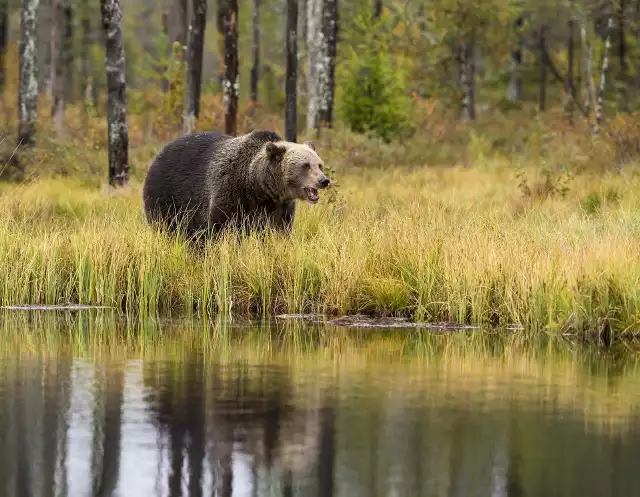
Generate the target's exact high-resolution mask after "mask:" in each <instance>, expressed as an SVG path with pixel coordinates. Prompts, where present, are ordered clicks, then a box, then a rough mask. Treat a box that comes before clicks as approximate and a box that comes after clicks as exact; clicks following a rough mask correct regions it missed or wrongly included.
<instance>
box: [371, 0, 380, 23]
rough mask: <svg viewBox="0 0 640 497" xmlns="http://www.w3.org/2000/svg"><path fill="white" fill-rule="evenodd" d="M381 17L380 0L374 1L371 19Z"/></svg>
mask: <svg viewBox="0 0 640 497" xmlns="http://www.w3.org/2000/svg"><path fill="white" fill-rule="evenodd" d="M381 15H382V0H375V4H374V6H373V18H374V19H377V18H378V17H380V16H381Z"/></svg>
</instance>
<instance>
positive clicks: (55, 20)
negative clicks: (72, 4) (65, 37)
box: [45, 0, 62, 112]
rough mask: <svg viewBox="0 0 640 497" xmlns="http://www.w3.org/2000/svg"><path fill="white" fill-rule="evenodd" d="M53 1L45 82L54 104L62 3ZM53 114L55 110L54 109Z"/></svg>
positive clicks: (57, 0)
mask: <svg viewBox="0 0 640 497" xmlns="http://www.w3.org/2000/svg"><path fill="white" fill-rule="evenodd" d="M61 1H62V0H51V3H50V4H49V22H50V26H49V73H48V78H47V80H46V82H45V85H46V86H45V92H46V94H47V97H48V98H49V100H50V101H51V102H52V104H53V101H54V99H55V91H56V85H57V84H58V83H57V81H56V80H57V78H58V65H59V56H58V55H59V52H60V2H61ZM52 112H53V108H52Z"/></svg>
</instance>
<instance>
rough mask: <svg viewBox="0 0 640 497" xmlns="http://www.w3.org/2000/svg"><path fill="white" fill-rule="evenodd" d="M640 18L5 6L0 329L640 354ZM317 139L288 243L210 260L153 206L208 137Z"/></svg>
mask: <svg viewBox="0 0 640 497" xmlns="http://www.w3.org/2000/svg"><path fill="white" fill-rule="evenodd" d="M638 55H640V1H635V2H632V1H630V0H617V1H604V0H566V1H557V2H552V1H547V0H537V1H534V0H476V1H471V0H455V1H454V0H429V1H409V0H406V1H400V0H393V1H391V0H385V1H382V0H374V1H364V0H343V1H342V2H339V1H338V0H262V1H261V0H251V1H246V0H245V1H238V0H218V1H213V0H212V1H209V2H207V0H193V1H188V0H171V1H168V0H163V2H160V3H157V2H152V1H149V0H122V1H120V0H101V2H100V4H99V5H98V3H97V2H96V3H95V4H94V3H92V2H89V1H88V0H49V1H47V2H40V1H39V0H21V1H20V2H17V1H9V0H2V1H0V92H1V93H0V94H1V96H2V98H1V102H0V103H1V106H0V135H1V138H0V140H1V143H0V158H1V159H2V161H1V162H0V164H2V165H1V166H0V167H1V169H0V171H1V173H0V177H1V179H2V181H1V182H0V252H2V253H3V254H5V256H4V257H3V259H2V261H0V279H1V280H2V281H3V284H2V286H1V287H0V305H3V306H9V305H22V304H61V303H79V304H88V305H100V306H110V307H115V308H119V309H122V310H123V311H125V312H127V313H129V312H131V313H135V314H138V315H140V316H147V315H155V314H157V313H171V312H181V313H182V312H186V313H210V312H211V313H216V312H222V313H229V312H231V309H232V308H233V310H234V312H241V313H243V312H246V313H250V314H255V313H257V314H258V315H261V316H269V315H272V314H274V313H283V312H287V313H301V312H320V313H326V314H331V315H333V314H353V313H363V314H374V315H385V316H402V317H407V318H409V319H412V320H418V321H430V322H432V321H446V322H456V323H482V324H486V325H492V326H512V325H518V326H526V327H532V328H536V329H558V330H563V331H572V332H576V333H586V334H587V335H589V336H595V337H602V336H604V335H606V336H609V335H610V334H611V331H612V330H615V331H619V332H621V333H623V334H624V333H631V334H635V333H637V332H638V331H640V327H639V326H638V323H639V318H640V292H639V291H638V288H640V286H639V284H640V261H638V258H637V255H636V254H637V250H636V247H637V244H638V242H639V241H640V210H639V209H640V194H638V193H637V192H638V188H637V186H638V185H639V184H640V179H639V178H638V174H637V172H638V167H637V164H638V156H639V153H640V138H639V136H640V135H639V133H638V130H639V129H640V126H639V124H640V119H639V116H638V106H639V104H640V99H639V98H638V94H639V92H638V90H639V89H640V70H639V68H638V67H637V60H639V58H638ZM254 129H269V130H275V131H277V132H278V133H280V134H281V135H282V136H284V137H286V139H287V140H289V141H301V140H302V139H313V140H315V141H316V144H317V145H316V146H317V148H318V151H319V154H320V155H321V156H322V157H323V159H324V160H325V163H326V165H327V167H328V169H329V170H330V173H331V176H332V178H335V179H336V181H334V185H333V186H332V187H331V188H330V190H329V191H328V192H324V193H323V195H322V198H321V203H320V205H318V206H307V205H303V206H301V207H300V216H299V217H297V218H296V223H295V228H294V233H293V235H292V237H291V238H290V239H286V240H283V239H281V238H278V237H276V236H273V237H267V239H266V240H263V239H258V238H253V237H249V238H248V239H240V238H238V237H234V236H233V234H229V236H226V237H225V238H224V239H223V240H222V241H220V242H219V243H215V244H210V245H209V246H208V247H207V249H206V252H205V253H204V255H202V254H194V253H192V252H191V251H190V250H189V248H188V246H187V245H186V244H185V243H184V241H182V240H180V239H176V238H172V237H170V236H164V235H161V234H158V233H156V232H154V231H152V230H151V229H149V228H148V227H147V226H146V224H145V222H144V216H143V214H142V210H141V199H140V184H141V181H142V179H143V178H144V175H145V172H146V169H147V168H148V166H149V164H150V162H151V160H152V159H153V157H154V156H155V154H156V153H157V152H158V151H159V150H160V149H161V147H162V146H163V145H164V144H165V143H166V142H167V141H168V140H170V139H172V138H175V137H178V136H181V135H184V134H187V133H192V132H197V131H202V130H207V131H208V130H219V131H224V132H226V133H227V134H230V135H239V134H242V133H246V132H248V131H250V130H254Z"/></svg>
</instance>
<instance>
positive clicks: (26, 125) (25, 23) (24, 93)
mask: <svg viewBox="0 0 640 497" xmlns="http://www.w3.org/2000/svg"><path fill="white" fill-rule="evenodd" d="M39 4H40V2H39V0H22V1H21V8H20V69H19V70H20V75H19V83H18V85H19V86H18V113H19V121H20V123H19V127H18V145H23V146H25V147H32V146H33V145H35V136H36V119H37V116H38V115H37V105H38V78H37V69H36V62H37V56H36V46H37V39H36V33H37V22H38V21H37V20H38V7H39V6H40V5H39Z"/></svg>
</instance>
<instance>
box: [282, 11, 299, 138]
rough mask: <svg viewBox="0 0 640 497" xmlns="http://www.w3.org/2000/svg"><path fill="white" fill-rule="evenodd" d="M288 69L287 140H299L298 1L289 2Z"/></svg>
mask: <svg viewBox="0 0 640 497" xmlns="http://www.w3.org/2000/svg"><path fill="white" fill-rule="evenodd" d="M286 45H287V47H286V48H287V67H286V73H287V74H286V83H285V92H286V103H285V112H284V129H285V140H287V141H290V142H295V141H296V140H297V138H298V137H297V119H296V117H297V103H298V95H297V84H298V0H287V39H286Z"/></svg>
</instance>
